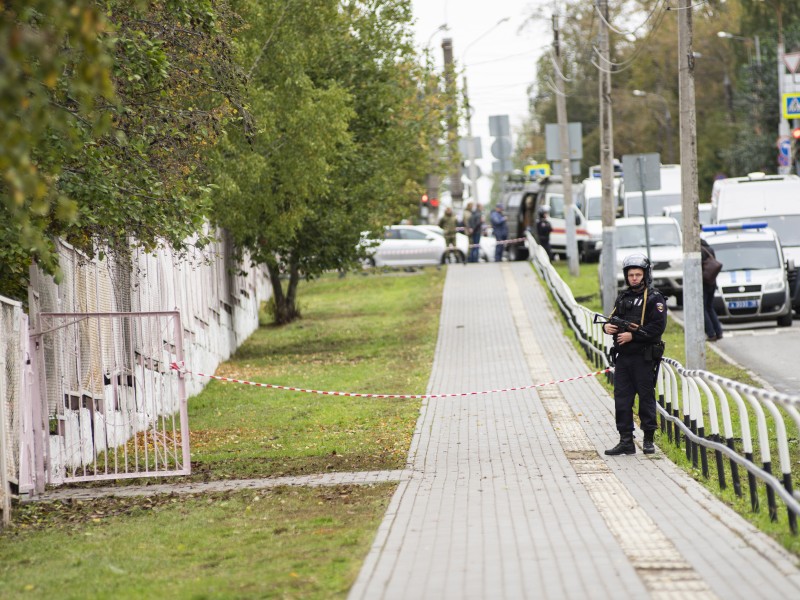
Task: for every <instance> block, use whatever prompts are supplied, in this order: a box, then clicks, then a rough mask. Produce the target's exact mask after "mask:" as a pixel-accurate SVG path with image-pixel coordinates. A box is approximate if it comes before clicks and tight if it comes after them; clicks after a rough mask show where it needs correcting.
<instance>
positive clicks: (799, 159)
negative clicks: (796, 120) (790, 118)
mask: <svg viewBox="0 0 800 600" xmlns="http://www.w3.org/2000/svg"><path fill="white" fill-rule="evenodd" d="M792 162H794V164H795V168H797V169H800V127H795V128H794V129H792Z"/></svg>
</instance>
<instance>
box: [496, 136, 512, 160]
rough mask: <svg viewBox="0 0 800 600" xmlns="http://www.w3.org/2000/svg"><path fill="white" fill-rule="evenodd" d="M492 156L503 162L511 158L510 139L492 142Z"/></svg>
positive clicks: (498, 139)
mask: <svg viewBox="0 0 800 600" xmlns="http://www.w3.org/2000/svg"><path fill="white" fill-rule="evenodd" d="M492 156H494V157H495V158H499V159H500V160H505V159H507V158H508V157H509V156H511V138H508V137H499V138H496V139H495V140H494V142H492Z"/></svg>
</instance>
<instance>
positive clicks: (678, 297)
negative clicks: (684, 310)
mask: <svg viewBox="0 0 800 600" xmlns="http://www.w3.org/2000/svg"><path fill="white" fill-rule="evenodd" d="M675 304H676V305H677V306H683V292H678V293H677V294H675Z"/></svg>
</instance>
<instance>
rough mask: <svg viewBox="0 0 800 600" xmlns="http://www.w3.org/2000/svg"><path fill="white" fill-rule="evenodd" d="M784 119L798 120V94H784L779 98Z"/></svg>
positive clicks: (799, 110) (799, 111) (799, 117)
mask: <svg viewBox="0 0 800 600" xmlns="http://www.w3.org/2000/svg"><path fill="white" fill-rule="evenodd" d="M781 107H782V108H783V118H784V119H800V92H792V93H789V94H784V95H783V96H782V97H781Z"/></svg>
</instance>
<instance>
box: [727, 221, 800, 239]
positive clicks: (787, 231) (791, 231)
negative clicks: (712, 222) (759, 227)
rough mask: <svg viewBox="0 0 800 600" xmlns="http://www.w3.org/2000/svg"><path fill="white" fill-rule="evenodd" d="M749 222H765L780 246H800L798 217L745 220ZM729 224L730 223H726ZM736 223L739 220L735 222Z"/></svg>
mask: <svg viewBox="0 0 800 600" xmlns="http://www.w3.org/2000/svg"><path fill="white" fill-rule="evenodd" d="M746 220H747V221H750V222H760V223H764V222H766V223H767V225H769V227H771V228H772V229H774V230H775V232H776V233H777V234H778V239H780V241H781V246H800V215H774V216H771V217H759V218H757V219H756V218H749V219H746ZM728 222H729V223H730V222H731V221H728ZM736 222H737V223H738V222H739V220H737V221H736Z"/></svg>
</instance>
